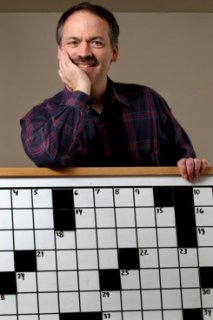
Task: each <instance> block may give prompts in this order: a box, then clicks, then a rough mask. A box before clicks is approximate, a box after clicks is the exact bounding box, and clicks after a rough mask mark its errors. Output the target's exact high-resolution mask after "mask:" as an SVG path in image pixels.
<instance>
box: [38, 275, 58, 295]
mask: <svg viewBox="0 0 213 320" xmlns="http://www.w3.org/2000/svg"><path fill="white" fill-rule="evenodd" d="M37 281H38V291H39V292H43V291H48V292H51V291H57V280H56V273H55V272H53V271H49V272H41V271H40V272H37Z"/></svg>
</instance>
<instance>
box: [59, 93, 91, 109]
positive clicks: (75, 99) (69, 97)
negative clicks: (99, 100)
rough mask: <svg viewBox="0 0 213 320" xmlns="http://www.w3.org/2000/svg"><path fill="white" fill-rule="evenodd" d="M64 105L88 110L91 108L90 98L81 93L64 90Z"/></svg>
mask: <svg viewBox="0 0 213 320" xmlns="http://www.w3.org/2000/svg"><path fill="white" fill-rule="evenodd" d="M63 94H64V98H65V105H66V106H69V107H78V108H83V109H85V110H88V109H89V108H91V106H92V98H91V97H90V96H89V95H88V94H86V93H85V92H83V91H73V92H71V91H69V90H68V89H67V88H64V91H63Z"/></svg>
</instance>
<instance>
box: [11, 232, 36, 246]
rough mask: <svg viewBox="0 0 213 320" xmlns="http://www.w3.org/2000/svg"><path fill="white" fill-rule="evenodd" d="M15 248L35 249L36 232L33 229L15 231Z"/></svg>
mask: <svg viewBox="0 0 213 320" xmlns="http://www.w3.org/2000/svg"><path fill="white" fill-rule="evenodd" d="M14 239H15V249H16V250H33V249H34V248H35V246H34V234H33V231H31V230H22V231H18V230H16V231H14Z"/></svg>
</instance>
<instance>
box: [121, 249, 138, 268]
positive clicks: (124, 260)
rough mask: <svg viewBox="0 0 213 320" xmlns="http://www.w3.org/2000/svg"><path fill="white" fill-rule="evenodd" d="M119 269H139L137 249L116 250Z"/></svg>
mask: <svg viewBox="0 0 213 320" xmlns="http://www.w3.org/2000/svg"><path fill="white" fill-rule="evenodd" d="M118 263H119V268H120V269H140V261H139V252H138V249H137V248H122V249H119V250H118Z"/></svg>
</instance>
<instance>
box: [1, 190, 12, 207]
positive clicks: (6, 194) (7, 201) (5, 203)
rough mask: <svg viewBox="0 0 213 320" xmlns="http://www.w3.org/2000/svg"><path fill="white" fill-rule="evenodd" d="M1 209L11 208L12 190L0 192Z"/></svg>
mask: <svg viewBox="0 0 213 320" xmlns="http://www.w3.org/2000/svg"><path fill="white" fill-rule="evenodd" d="M0 208H2V209H7V208H11V197H10V190H0Z"/></svg>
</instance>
